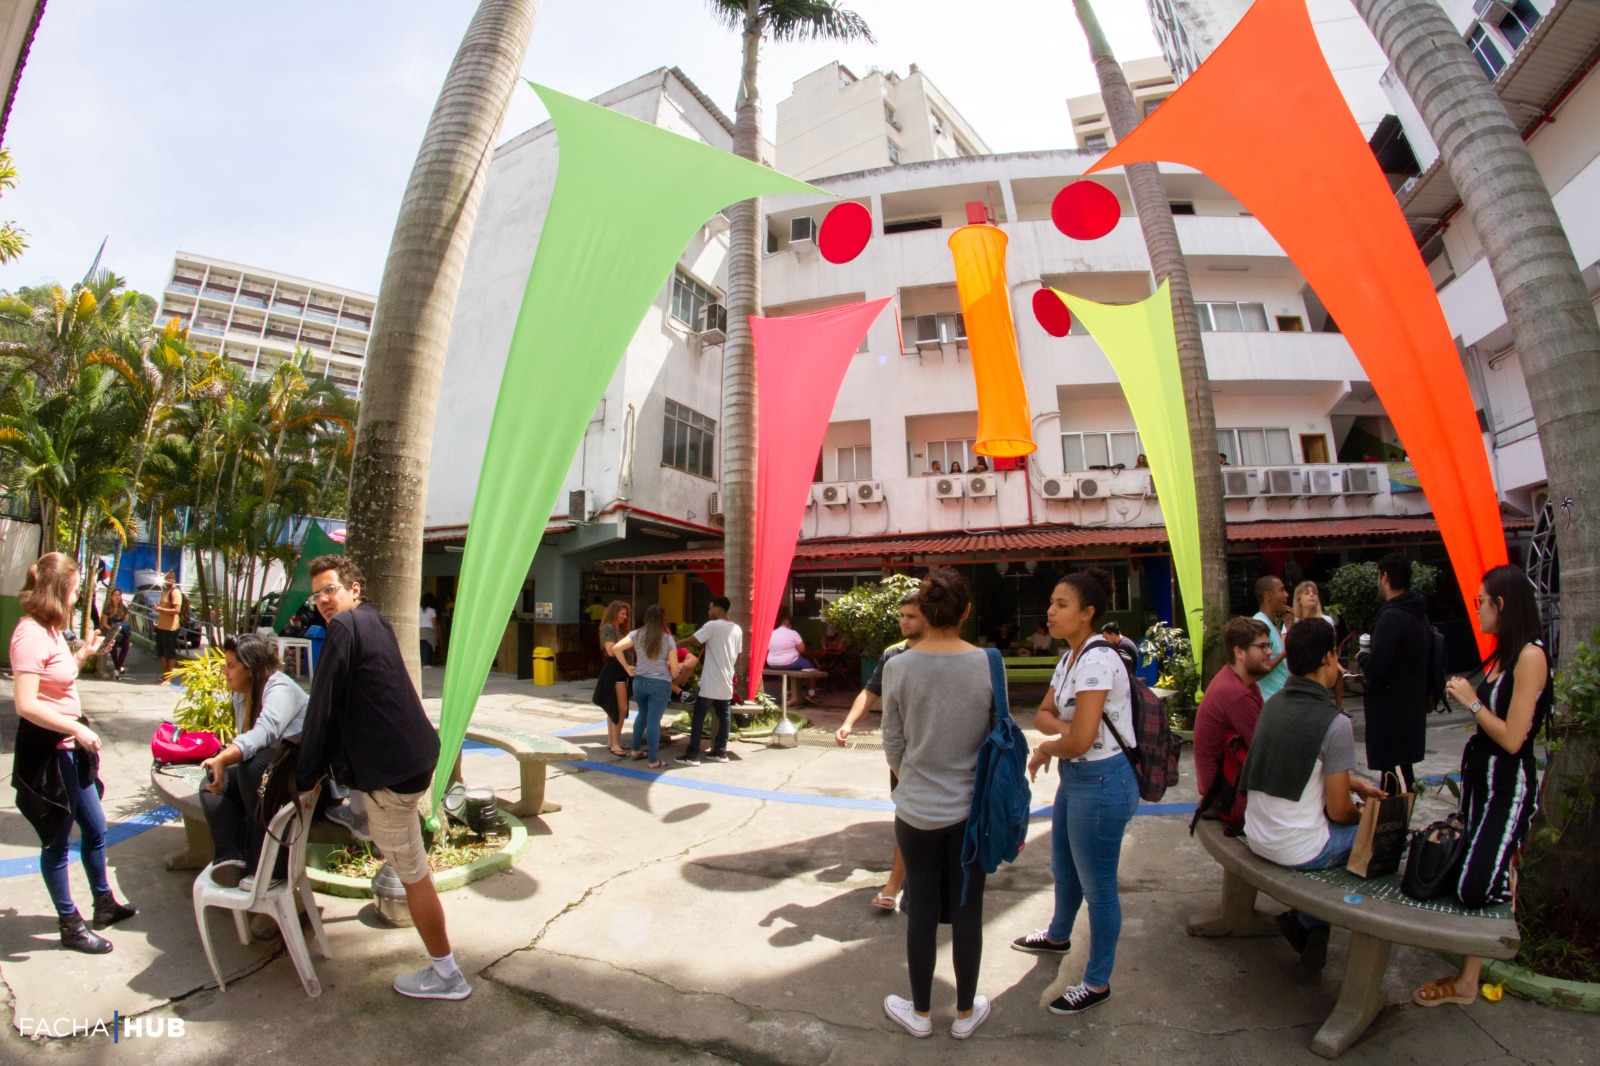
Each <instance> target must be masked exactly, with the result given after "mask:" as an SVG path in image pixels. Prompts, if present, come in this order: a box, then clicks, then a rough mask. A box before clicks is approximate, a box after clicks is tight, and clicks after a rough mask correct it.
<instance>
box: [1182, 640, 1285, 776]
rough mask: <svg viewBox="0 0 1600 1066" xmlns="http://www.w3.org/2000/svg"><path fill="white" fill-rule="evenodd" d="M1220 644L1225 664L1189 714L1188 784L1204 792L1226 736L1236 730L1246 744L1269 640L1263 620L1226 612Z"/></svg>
mask: <svg viewBox="0 0 1600 1066" xmlns="http://www.w3.org/2000/svg"><path fill="white" fill-rule="evenodd" d="M1222 650H1223V651H1224V652H1225V653H1226V654H1227V656H1228V665H1226V666H1224V667H1223V668H1222V669H1221V670H1218V671H1217V676H1216V677H1214V678H1212V679H1211V684H1209V685H1207V686H1206V694H1205V698H1203V699H1202V700H1201V701H1200V709H1199V710H1198V711H1196V712H1195V716H1194V784H1195V788H1197V789H1199V790H1200V795H1202V796H1204V795H1206V794H1207V793H1208V792H1210V791H1211V782H1212V779H1213V778H1214V777H1216V774H1217V769H1218V767H1219V766H1220V764H1221V761H1222V752H1223V749H1224V748H1225V747H1227V743H1228V738H1229V737H1231V736H1238V737H1240V738H1242V739H1243V740H1244V742H1245V746H1246V747H1248V746H1249V745H1250V743H1251V741H1252V740H1254V739H1255V735H1256V720H1257V719H1258V718H1260V717H1261V689H1260V688H1259V687H1258V686H1257V685H1256V682H1257V681H1258V680H1259V679H1261V678H1263V677H1265V676H1266V673H1267V660H1268V659H1270V658H1271V656H1272V641H1271V639H1270V638H1269V636H1268V634H1267V626H1266V623H1265V622H1262V621H1261V620H1259V619H1256V618H1232V619H1229V620H1228V624H1227V625H1225V626H1223V627H1222Z"/></svg>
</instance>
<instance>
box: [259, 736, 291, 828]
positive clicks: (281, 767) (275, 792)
mask: <svg viewBox="0 0 1600 1066" xmlns="http://www.w3.org/2000/svg"><path fill="white" fill-rule="evenodd" d="M299 761H300V743H299V741H297V740H280V741H278V745H277V747H275V748H274V749H273V751H272V758H271V760H270V761H269V762H268V763H267V768H266V770H265V771H264V772H263V773H262V775H261V784H260V785H258V786H257V788H256V820H257V821H259V822H260V823H261V826H262V828H263V829H266V830H267V832H268V833H271V832H272V830H271V829H270V828H269V827H270V826H271V825H272V818H273V816H274V815H276V814H277V813H278V811H280V810H281V809H283V807H284V805H285V804H289V803H295V802H297V801H298V800H299V798H300V793H299V790H298V789H297V788H296V787H295V768H296V766H297V764H298V763H299ZM290 822H291V825H290V827H289V828H288V830H287V831H286V834H285V839H283V840H278V843H279V844H280V845H282V846H284V847H288V846H289V845H290V844H292V843H293V842H294V839H295V835H296V832H297V830H298V829H299V828H300V826H299V819H298V818H295V819H291V820H290ZM273 839H274V840H277V837H276V836H273Z"/></svg>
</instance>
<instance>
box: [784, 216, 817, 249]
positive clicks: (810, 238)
mask: <svg viewBox="0 0 1600 1066" xmlns="http://www.w3.org/2000/svg"><path fill="white" fill-rule="evenodd" d="M789 247H790V248H792V249H794V250H795V251H796V252H799V253H801V254H802V255H804V254H807V253H809V252H814V251H816V250H817V220H816V219H814V218H812V217H811V216H810V215H801V216H800V217H799V218H791V219H790V220H789Z"/></svg>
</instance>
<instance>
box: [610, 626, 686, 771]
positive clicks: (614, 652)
mask: <svg viewBox="0 0 1600 1066" xmlns="http://www.w3.org/2000/svg"><path fill="white" fill-rule="evenodd" d="M629 649H632V651H633V652H634V655H635V657H636V659H637V665H636V666H629V665H628V664H627V660H626V659H624V658H623V656H624V655H625V654H627V652H628V651H629ZM677 650H678V644H677V641H675V640H673V639H672V636H671V634H669V633H668V632H667V627H666V623H664V622H663V621H662V620H661V605H660V604H656V603H652V604H651V605H650V606H649V607H646V608H645V610H644V625H643V626H642V627H640V628H639V629H635V630H634V631H633V632H632V633H629V634H628V635H627V636H625V637H623V638H622V639H621V640H619V641H617V642H616V643H615V644H613V645H612V646H611V658H612V659H613V660H615V661H616V662H618V663H621V664H622V668H623V669H624V670H626V671H627V672H628V676H629V677H631V678H633V695H634V698H635V699H637V700H638V701H639V713H638V714H637V715H635V716H634V718H633V757H634V758H635V759H642V758H644V757H645V754H646V750H648V752H649V755H650V764H649V765H650V769H652V770H663V769H665V768H666V765H667V760H665V759H663V758H661V754H660V744H661V712H662V711H665V710H666V709H667V704H668V703H670V702H671V701H672V682H673V680H674V679H675V677H676V667H677V665H678V656H677V655H676V654H675V653H676V652H677Z"/></svg>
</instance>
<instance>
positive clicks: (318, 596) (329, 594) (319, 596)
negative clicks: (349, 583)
mask: <svg viewBox="0 0 1600 1066" xmlns="http://www.w3.org/2000/svg"><path fill="white" fill-rule="evenodd" d="M342 588H344V586H343V585H341V584H339V583H338V582H337V581H335V582H334V583H333V584H331V585H324V586H322V587H321V588H320V589H318V590H317V591H315V592H313V593H312V594H311V598H312V599H314V600H327V599H332V598H333V596H334V594H335V593H337V592H338V591H339V590H340V589H342Z"/></svg>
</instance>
